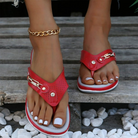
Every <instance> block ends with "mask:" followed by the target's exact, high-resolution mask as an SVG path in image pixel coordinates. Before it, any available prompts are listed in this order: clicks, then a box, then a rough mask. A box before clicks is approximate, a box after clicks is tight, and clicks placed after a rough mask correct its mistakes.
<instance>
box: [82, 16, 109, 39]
mask: <svg viewBox="0 0 138 138" xmlns="http://www.w3.org/2000/svg"><path fill="white" fill-rule="evenodd" d="M84 26H85V31H87V30H92V28H95V29H98V30H97V31H101V32H103V34H105V35H106V36H107V37H108V35H109V32H110V29H111V20H110V18H108V17H107V18H103V17H97V16H92V17H90V16H88V15H86V17H85V19H84Z"/></svg>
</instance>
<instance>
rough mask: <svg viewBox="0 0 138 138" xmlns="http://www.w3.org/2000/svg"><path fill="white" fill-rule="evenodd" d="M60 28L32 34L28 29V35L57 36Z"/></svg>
mask: <svg viewBox="0 0 138 138" xmlns="http://www.w3.org/2000/svg"><path fill="white" fill-rule="evenodd" d="M60 30H61V29H60V28H58V29H54V30H47V31H35V32H32V31H31V30H30V29H28V32H29V34H31V35H34V36H49V35H57V34H59V33H60Z"/></svg>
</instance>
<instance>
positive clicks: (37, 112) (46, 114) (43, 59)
mask: <svg viewBox="0 0 138 138" xmlns="http://www.w3.org/2000/svg"><path fill="white" fill-rule="evenodd" d="M56 28H57V26H55V27H54V29H56ZM32 30H33V29H32ZM43 30H48V28H46V29H43ZM30 40H31V43H32V46H33V50H34V53H33V60H32V64H31V69H32V70H33V71H34V72H35V73H36V74H37V75H38V76H40V77H41V78H43V79H44V80H46V81H47V82H50V83H52V82H54V81H55V80H56V79H57V77H58V76H59V75H60V74H61V72H62V70H63V62H62V55H61V51H60V45H59V38H58V35H52V36H47V37H36V36H31V35H30ZM27 101H28V107H29V111H30V112H31V114H32V115H33V118H34V120H35V121H37V122H38V123H39V124H41V125H46V126H48V125H49V124H50V122H51V121H52V117H53V125H54V126H55V127H62V126H63V125H64V124H65V122H66V109H67V106H68V92H67V91H66V92H65V94H64V96H63V98H62V99H61V101H60V102H59V105H58V106H57V110H56V112H55V114H54V116H53V109H52V107H51V106H50V105H49V104H48V103H46V101H45V100H44V99H43V98H42V97H41V96H40V95H39V94H38V93H37V92H36V91H34V90H33V89H32V88H31V87H30V86H28V90H27Z"/></svg>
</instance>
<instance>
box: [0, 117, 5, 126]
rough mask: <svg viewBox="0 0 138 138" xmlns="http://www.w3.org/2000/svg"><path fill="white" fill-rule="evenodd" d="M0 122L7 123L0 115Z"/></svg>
mask: <svg viewBox="0 0 138 138" xmlns="http://www.w3.org/2000/svg"><path fill="white" fill-rule="evenodd" d="M0 124H1V125H6V124H7V122H6V120H5V119H4V118H3V117H0Z"/></svg>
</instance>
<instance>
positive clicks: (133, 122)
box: [129, 120, 137, 125]
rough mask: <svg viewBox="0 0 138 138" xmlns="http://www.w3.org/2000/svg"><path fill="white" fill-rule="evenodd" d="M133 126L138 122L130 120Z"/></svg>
mask: <svg viewBox="0 0 138 138" xmlns="http://www.w3.org/2000/svg"><path fill="white" fill-rule="evenodd" d="M129 122H130V123H131V124H132V125H134V124H136V123H137V121H136V120H130V121H129Z"/></svg>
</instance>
